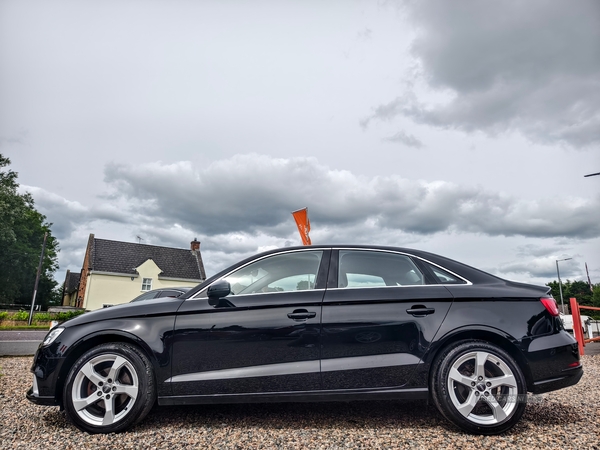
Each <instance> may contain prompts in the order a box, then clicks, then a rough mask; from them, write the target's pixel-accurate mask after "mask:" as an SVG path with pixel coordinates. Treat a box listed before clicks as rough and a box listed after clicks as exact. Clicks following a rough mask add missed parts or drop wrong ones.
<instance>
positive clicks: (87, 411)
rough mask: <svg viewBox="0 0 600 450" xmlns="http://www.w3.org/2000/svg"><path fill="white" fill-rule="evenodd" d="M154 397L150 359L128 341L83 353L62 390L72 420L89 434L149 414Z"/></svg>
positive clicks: (124, 426) (113, 428)
mask: <svg viewBox="0 0 600 450" xmlns="http://www.w3.org/2000/svg"><path fill="white" fill-rule="evenodd" d="M154 399H155V385H154V376H153V373H152V366H151V364H150V361H148V358H147V357H146V356H145V355H144V354H143V353H142V352H141V351H140V350H139V349H138V348H137V347H134V346H133V345H129V344H125V343H111V344H103V345H99V346H97V347H94V348H92V349H91V350H89V351H87V352H86V353H84V354H83V355H82V356H81V357H80V358H79V359H78V360H77V361H76V362H75V364H74V365H73V367H71V370H70V371H69V375H68V376H67V383H66V385H65V389H64V393H63V404H64V406H65V410H66V411H67V415H68V417H69V419H70V420H71V421H72V422H73V423H74V424H75V426H77V427H78V428H79V429H81V430H83V431H87V432H89V433H113V432H120V431H124V430H125V429H127V428H129V427H131V426H132V425H134V424H135V423H137V422H139V421H140V420H142V419H143V418H144V417H145V416H146V415H147V414H148V412H149V411H150V409H151V408H152V405H153V404H154Z"/></svg>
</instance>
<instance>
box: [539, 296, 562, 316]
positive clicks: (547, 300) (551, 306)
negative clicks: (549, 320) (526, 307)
mask: <svg viewBox="0 0 600 450" xmlns="http://www.w3.org/2000/svg"><path fill="white" fill-rule="evenodd" d="M540 302H542V305H544V308H546V310H547V311H548V312H549V313H550V315H551V316H554V317H556V316H558V305H557V304H556V300H554V299H553V298H552V297H542V298H540Z"/></svg>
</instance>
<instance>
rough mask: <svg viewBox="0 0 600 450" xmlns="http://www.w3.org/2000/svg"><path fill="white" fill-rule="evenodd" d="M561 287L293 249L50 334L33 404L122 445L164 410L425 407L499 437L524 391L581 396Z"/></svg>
mask: <svg viewBox="0 0 600 450" xmlns="http://www.w3.org/2000/svg"><path fill="white" fill-rule="evenodd" d="M558 316H559V313H558V309H557V307H556V302H555V300H554V299H553V298H552V296H551V294H550V291H549V288H548V287H540V286H533V285H528V284H522V283H516V282H512V281H507V280H504V279H501V278H497V277H495V276H493V275H490V274H488V273H485V272H482V271H480V270H478V269H475V268H473V267H469V266H467V265H464V264H461V263H459V262H456V261H453V260H451V259H447V258H444V257H441V256H438V255H434V254H431V253H427V252H423V251H417V250H411V249H404V248H392V247H375V246H369V247H367V246H307V247H293V248H283V249H278V250H272V251H268V252H266V253H262V254H260V255H256V256H253V257H251V258H248V259H246V260H244V261H241V262H239V263H238V264H235V265H233V266H231V267H229V268H227V269H225V270H223V271H222V272H220V273H218V274H217V275H215V276H213V277H212V278H210V279H208V280H206V281H205V282H204V283H202V284H200V285H199V286H197V287H196V288H194V289H192V290H190V291H189V292H187V293H185V294H184V295H183V296H181V297H178V298H165V299H154V300H152V301H149V302H134V303H128V304H123V305H119V306H114V307H112V308H107V309H102V310H98V311H93V312H89V313H86V314H83V315H81V316H79V317H76V318H74V319H71V320H69V321H67V322H65V323H63V324H61V325H60V326H58V327H56V328H54V329H52V330H51V331H50V332H49V333H48V335H47V336H46V338H45V339H44V341H43V342H42V344H40V346H39V348H38V350H37V353H36V355H35V357H34V361H33V365H32V367H31V371H32V372H33V385H32V387H31V388H30V389H29V391H28V392H27V398H28V399H29V400H31V401H32V402H34V403H37V404H40V405H59V406H60V407H61V408H64V409H65V410H66V413H67V416H68V417H69V418H70V420H71V421H72V422H73V423H74V424H75V425H76V426H77V427H78V428H80V429H81V430H84V431H87V432H90V433H110V432H119V431H123V430H126V429H128V428H129V427H131V426H132V425H134V424H135V423H137V422H139V421H141V420H142V419H143V418H144V417H145V416H146V415H147V414H148V412H149V411H150V409H151V408H152V406H153V405H154V404H155V403H158V405H188V404H203V403H204V404H206V403H241V402H272V401H283V402H294V401H308V402H310V401H323V400H327V401H331V400H342V401H349V400H366V399H423V400H429V401H431V402H433V403H434V404H435V405H436V406H437V408H438V409H439V411H440V412H441V413H442V415H444V416H445V417H446V418H447V419H448V420H449V421H450V422H452V423H454V424H455V425H456V426H458V427H459V428H461V429H463V430H465V431H467V432H471V433H479V434H497V433H502V432H504V431H506V430H508V429H509V428H510V427H512V426H513V425H514V424H515V423H516V422H517V421H518V420H519V419H520V418H521V416H522V414H523V412H524V410H525V407H526V400H527V393H528V392H532V393H542V392H548V391H552V390H556V389H560V388H564V387H567V386H571V385H574V384H576V383H577V382H578V381H579V379H580V378H581V376H582V374H583V370H582V366H581V363H580V360H579V353H578V349H577V344H576V341H575V340H574V339H573V337H572V336H571V335H569V334H568V333H567V332H565V331H564V329H563V326H562V323H561V321H560V319H559V317H558Z"/></svg>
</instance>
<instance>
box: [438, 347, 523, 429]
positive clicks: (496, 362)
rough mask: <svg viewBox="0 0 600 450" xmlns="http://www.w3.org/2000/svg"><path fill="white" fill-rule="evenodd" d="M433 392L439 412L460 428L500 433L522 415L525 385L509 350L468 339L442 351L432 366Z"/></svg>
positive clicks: (511, 425) (510, 426)
mask: <svg viewBox="0 0 600 450" xmlns="http://www.w3.org/2000/svg"><path fill="white" fill-rule="evenodd" d="M431 392H432V396H433V401H434V403H435V405H436V406H437V408H438V409H439V411H440V412H441V413H442V414H443V415H444V417H446V418H447V419H448V420H449V421H450V422H452V423H453V424H455V425H456V426H458V427H459V428H460V429H462V430H464V431H467V432H469V433H475V434H499V433H503V432H505V431H506V430H508V429H510V428H512V427H513V426H514V425H515V424H516V423H517V422H518V421H519V419H520V418H521V416H522V415H523V412H524V411H525V406H526V395H527V385H526V382H525V377H524V376H523V373H522V371H521V369H520V368H519V366H518V364H517V363H516V361H515V360H514V359H513V358H512V357H511V356H510V355H509V354H508V353H507V352H505V351H504V350H503V349H501V348H500V347H498V346H496V345H494V344H491V343H488V342H484V341H476V340H469V341H461V342H458V343H456V344H453V345H452V346H449V347H447V348H446V349H445V350H444V351H442V353H441V355H440V356H439V357H438V359H437V360H436V362H435V363H434V366H433V371H432V379H431Z"/></svg>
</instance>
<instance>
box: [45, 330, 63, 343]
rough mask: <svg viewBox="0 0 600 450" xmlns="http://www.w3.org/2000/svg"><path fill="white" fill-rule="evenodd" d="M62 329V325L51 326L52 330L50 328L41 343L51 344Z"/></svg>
mask: <svg viewBox="0 0 600 450" xmlns="http://www.w3.org/2000/svg"><path fill="white" fill-rule="evenodd" d="M63 331H65V329H64V328H63V327H58V328H53V329H52V330H50V333H48V334H47V335H46V337H45V338H44V342H42V345H43V346H47V345H50V344H52V343H53V342H54V341H55V340H56V338H57V337H58V336H60V333H62V332H63Z"/></svg>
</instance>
